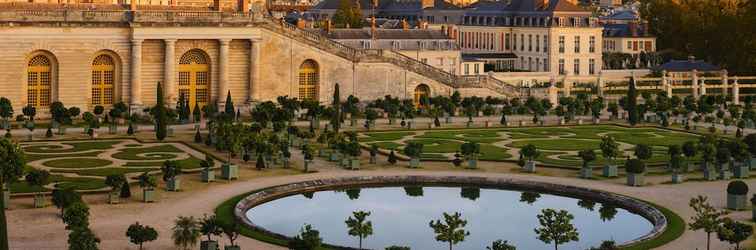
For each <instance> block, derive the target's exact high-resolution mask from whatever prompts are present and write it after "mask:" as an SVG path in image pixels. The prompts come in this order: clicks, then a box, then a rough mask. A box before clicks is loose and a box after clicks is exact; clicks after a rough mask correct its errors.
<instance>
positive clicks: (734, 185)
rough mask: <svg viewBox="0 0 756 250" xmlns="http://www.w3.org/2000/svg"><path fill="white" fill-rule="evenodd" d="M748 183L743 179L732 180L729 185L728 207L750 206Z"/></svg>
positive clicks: (742, 207) (743, 207)
mask: <svg viewBox="0 0 756 250" xmlns="http://www.w3.org/2000/svg"><path fill="white" fill-rule="evenodd" d="M747 195H748V184H746V183H745V182H743V181H740V180H737V181H731V182H730V184H728V185H727V209H731V210H745V209H746V208H747V207H748V203H746V202H748V198H747V197H746V196H747Z"/></svg>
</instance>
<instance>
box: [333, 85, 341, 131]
mask: <svg viewBox="0 0 756 250" xmlns="http://www.w3.org/2000/svg"><path fill="white" fill-rule="evenodd" d="M331 107H332V108H333V111H334V113H333V117H331V126H332V127H333V131H334V132H336V133H338V132H339V128H341V95H340V94H339V84H338V83H336V85H334V87H333V100H332V103H331Z"/></svg>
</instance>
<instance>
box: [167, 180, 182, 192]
mask: <svg viewBox="0 0 756 250" xmlns="http://www.w3.org/2000/svg"><path fill="white" fill-rule="evenodd" d="M165 186H166V189H168V191H171V192H178V191H179V190H181V180H180V179H179V178H173V179H171V180H168V181H167V182H166V183H165Z"/></svg>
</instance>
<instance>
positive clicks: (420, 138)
mask: <svg viewBox="0 0 756 250" xmlns="http://www.w3.org/2000/svg"><path fill="white" fill-rule="evenodd" d="M603 136H611V137H613V138H614V139H615V140H616V141H617V142H618V143H619V144H620V149H621V150H622V151H623V153H624V156H622V157H618V160H617V163H619V164H622V163H623V162H624V159H625V158H626V156H632V155H633V148H634V147H635V145H637V144H646V145H649V146H652V148H653V151H654V152H653V156H652V157H651V159H650V160H649V161H648V164H650V165H662V164H666V163H667V161H668V160H669V157H668V155H667V147H668V146H670V145H682V144H683V143H685V142H686V141H691V140H695V141H697V140H698V137H699V136H698V135H695V134H691V133H686V132H680V131H674V130H667V129H660V128H643V127H641V128H629V127H623V126H614V125H585V126H574V127H532V128H490V129H457V130H424V131H423V130H421V131H399V132H396V131H390V132H367V133H362V134H360V135H359V140H360V143H362V144H363V145H365V146H371V145H376V146H378V147H379V148H380V149H382V150H385V151H389V150H395V153H397V154H401V153H402V149H403V147H404V146H405V145H406V144H407V143H409V142H416V143H421V144H423V145H424V146H423V155H422V157H421V159H423V160H452V159H454V155H455V153H457V152H459V150H460V146H461V145H462V144H463V143H465V142H476V143H479V144H480V152H481V154H480V157H479V159H480V160H484V161H514V160H517V159H518V156H519V149H520V148H522V147H524V146H525V145H528V144H533V145H535V146H536V147H537V148H538V149H539V150H540V151H542V154H541V155H540V156H539V157H538V158H537V161H538V162H540V163H542V164H544V165H549V166H558V167H567V168H574V169H579V168H580V167H581V164H582V160H581V159H580V157H578V151H580V150H585V149H593V150H595V152H596V155H597V160H596V161H594V162H592V163H591V165H593V166H601V165H603V164H604V159H603V157H602V156H601V150H600V149H599V145H600V143H601V138H602V137H603Z"/></svg>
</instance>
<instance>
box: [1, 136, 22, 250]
mask: <svg viewBox="0 0 756 250" xmlns="http://www.w3.org/2000/svg"><path fill="white" fill-rule="evenodd" d="M25 165H26V159H25V158H24V151H23V150H22V149H21V146H20V145H18V144H16V143H14V142H13V141H11V140H9V139H5V138H0V192H1V191H2V190H1V189H2V188H4V187H5V186H6V185H10V183H12V182H14V181H16V180H18V178H19V177H21V176H22V175H23V174H24V166H25ZM6 206H7V204H5V199H1V198H0V249H8V248H9V247H8V231H7V224H6V220H5V208H6Z"/></svg>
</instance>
